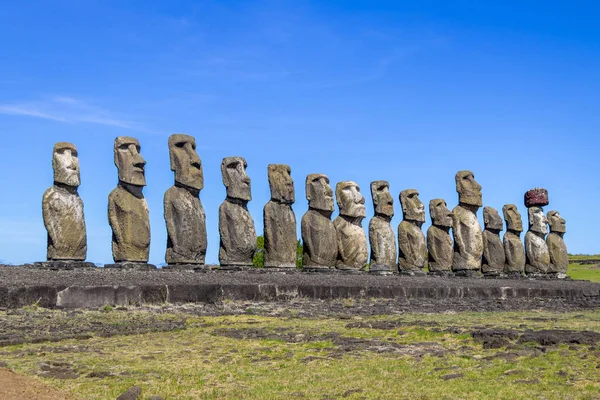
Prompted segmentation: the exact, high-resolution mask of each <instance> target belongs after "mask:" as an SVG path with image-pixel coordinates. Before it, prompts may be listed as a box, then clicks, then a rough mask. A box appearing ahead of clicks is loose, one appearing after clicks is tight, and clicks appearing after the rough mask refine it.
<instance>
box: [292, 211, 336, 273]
mask: <svg viewBox="0 0 600 400" xmlns="http://www.w3.org/2000/svg"><path fill="white" fill-rule="evenodd" d="M301 225H302V242H303V246H304V254H303V258H302V265H303V266H305V267H308V268H311V267H326V268H329V267H333V266H334V265H335V261H336V259H337V253H338V249H337V234H336V230H335V227H334V226H333V222H332V221H331V219H330V217H328V216H326V215H323V213H322V212H320V211H319V210H308V211H307V212H306V214H304V216H302V222H301Z"/></svg>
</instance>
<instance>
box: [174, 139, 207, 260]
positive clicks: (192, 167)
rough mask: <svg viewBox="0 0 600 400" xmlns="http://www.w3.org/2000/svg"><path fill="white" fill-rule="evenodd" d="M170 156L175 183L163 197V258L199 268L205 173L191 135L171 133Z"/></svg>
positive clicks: (203, 233)
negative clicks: (165, 240) (165, 233)
mask: <svg viewBox="0 0 600 400" xmlns="http://www.w3.org/2000/svg"><path fill="white" fill-rule="evenodd" d="M169 158H170V161H171V171H173V172H174V174H175V184H174V185H173V186H171V187H170V188H169V189H168V190H167V191H166V192H165V196H164V212H165V223H166V225H167V251H166V254H165V260H166V262H167V264H169V266H172V267H175V266H177V268H188V269H193V268H200V267H202V266H203V265H204V259H205V256H206V246H207V239H206V215H205V213H204V208H203V207H202V202H201V201H200V191H201V190H202V189H203V188H204V173H203V171H202V163H201V161H200V157H198V154H197V153H196V140H195V139H194V138H193V137H192V136H188V135H182V134H174V135H171V136H170V137H169Z"/></svg>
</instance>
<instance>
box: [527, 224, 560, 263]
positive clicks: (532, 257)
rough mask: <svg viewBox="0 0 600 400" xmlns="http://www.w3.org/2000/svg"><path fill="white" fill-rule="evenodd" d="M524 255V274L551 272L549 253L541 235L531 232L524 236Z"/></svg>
mask: <svg viewBox="0 0 600 400" xmlns="http://www.w3.org/2000/svg"><path fill="white" fill-rule="evenodd" d="M525 254H526V259H527V263H526V265H525V272H527V273H528V274H547V273H549V272H551V271H552V269H553V268H551V266H550V252H549V251H548V245H547V244H546V241H545V240H544V236H543V235H541V234H538V233H536V232H532V231H529V232H527V233H526V234H525Z"/></svg>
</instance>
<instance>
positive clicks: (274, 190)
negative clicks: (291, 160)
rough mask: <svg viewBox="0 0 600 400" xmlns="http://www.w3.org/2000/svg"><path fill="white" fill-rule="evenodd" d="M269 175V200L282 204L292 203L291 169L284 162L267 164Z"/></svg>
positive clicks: (293, 198)
mask: <svg viewBox="0 0 600 400" xmlns="http://www.w3.org/2000/svg"><path fill="white" fill-rule="evenodd" d="M267 171H268V175H269V188H270V189H271V200H272V201H276V202H278V203H283V204H294V202H295V201H296V197H295V195H294V181H293V180H292V176H291V172H292V169H291V168H290V166H289V165H285V164H269V166H268V167H267Z"/></svg>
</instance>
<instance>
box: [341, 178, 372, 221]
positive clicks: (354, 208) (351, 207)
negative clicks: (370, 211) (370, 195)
mask: <svg viewBox="0 0 600 400" xmlns="http://www.w3.org/2000/svg"><path fill="white" fill-rule="evenodd" d="M335 197H336V199H337V204H338V207H339V208H340V215H345V216H347V217H351V218H361V217H362V218H364V217H366V216H367V212H366V210H365V198H364V196H363V195H362V194H361V193H360V188H359V187H358V185H357V184H356V182H352V181H342V182H339V183H338V184H337V185H336V186H335Z"/></svg>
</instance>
